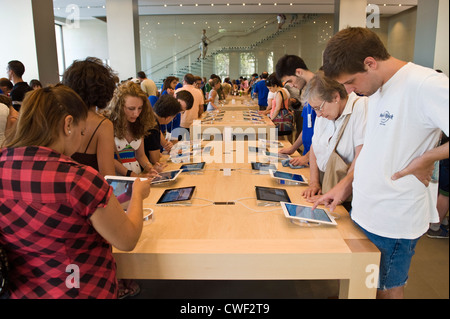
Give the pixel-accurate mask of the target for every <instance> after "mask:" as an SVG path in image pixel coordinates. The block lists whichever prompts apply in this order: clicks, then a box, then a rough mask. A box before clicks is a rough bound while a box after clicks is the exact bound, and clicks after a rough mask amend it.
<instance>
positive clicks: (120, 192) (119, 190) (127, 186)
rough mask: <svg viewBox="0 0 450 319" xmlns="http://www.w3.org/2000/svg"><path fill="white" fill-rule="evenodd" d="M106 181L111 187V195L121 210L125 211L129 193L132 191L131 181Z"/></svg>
mask: <svg viewBox="0 0 450 319" xmlns="http://www.w3.org/2000/svg"><path fill="white" fill-rule="evenodd" d="M106 181H107V182H108V183H109V185H111V187H112V189H113V193H114V195H115V196H116V198H117V200H118V201H119V203H120V205H122V208H123V209H124V210H126V209H127V208H128V204H129V203H130V199H131V192H132V190H133V183H134V181H132V180H129V181H127V180H120V179H106Z"/></svg>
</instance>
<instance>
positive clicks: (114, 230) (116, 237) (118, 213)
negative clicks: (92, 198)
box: [90, 179, 151, 251]
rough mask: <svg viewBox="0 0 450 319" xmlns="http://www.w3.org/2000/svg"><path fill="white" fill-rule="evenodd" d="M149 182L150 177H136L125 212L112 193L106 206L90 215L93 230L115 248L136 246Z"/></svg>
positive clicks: (126, 249) (121, 248) (140, 230)
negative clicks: (144, 179)
mask: <svg viewBox="0 0 450 319" xmlns="http://www.w3.org/2000/svg"><path fill="white" fill-rule="evenodd" d="M150 183H151V180H150V179H148V180H146V181H142V180H140V179H136V181H135V182H134V183H133V192H132V195H131V200H130V204H129V206H128V209H127V213H125V212H124V210H123V208H122V207H121V206H120V203H119V202H118V200H117V198H116V197H115V196H114V194H112V195H111V197H110V199H109V201H108V204H107V205H106V207H103V208H98V209H97V210H96V211H95V212H94V214H93V215H92V216H91V218H90V220H91V222H92V226H93V227H94V228H95V230H96V231H97V232H98V233H99V234H100V235H101V236H102V237H103V238H104V239H105V240H107V241H108V242H109V243H110V244H111V245H113V246H114V247H116V248H117V249H120V250H123V251H130V250H133V249H134V247H135V246H136V244H137V242H138V240H139V237H140V236H141V232H142V223H143V209H142V208H143V204H142V201H143V199H144V198H146V197H148V195H149V194H150Z"/></svg>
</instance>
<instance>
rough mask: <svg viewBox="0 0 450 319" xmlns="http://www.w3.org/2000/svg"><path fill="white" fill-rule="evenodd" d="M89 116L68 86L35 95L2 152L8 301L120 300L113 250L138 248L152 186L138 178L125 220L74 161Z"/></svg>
mask: <svg viewBox="0 0 450 319" xmlns="http://www.w3.org/2000/svg"><path fill="white" fill-rule="evenodd" d="M87 112H88V109H87V107H86V105H85V104H84V103H83V101H82V100H81V98H80V97H79V96H78V95H77V94H76V93H75V92H74V91H73V90H72V89H70V88H68V87H65V86H62V85H58V86H55V87H48V88H45V89H40V90H36V91H33V92H30V94H29V95H27V97H26V98H25V100H24V102H23V104H22V108H21V112H20V113H21V114H20V116H19V120H18V122H17V128H16V132H15V134H14V136H13V137H12V138H11V140H10V141H9V142H8V143H7V144H6V145H5V146H6V147H5V148H3V149H1V150H0V176H1V180H0V208H1V209H0V245H2V246H3V247H4V248H5V249H6V252H7V256H8V259H9V264H10V272H9V287H8V294H9V297H10V298H116V297H117V279H116V266H115V261H114V258H113V256H112V253H111V245H114V246H115V247H117V248H118V249H120V250H132V249H133V248H134V246H135V245H136V243H137V241H138V239H139V237H140V234H141V231H142V199H143V198H145V197H147V196H148V194H149V192H150V181H141V180H139V179H137V180H136V182H135V183H134V185H133V194H132V200H131V203H130V206H129V209H128V212H127V214H125V212H124V211H123V209H122V208H121V206H120V204H119V203H118V201H117V199H116V197H115V196H114V194H113V193H112V189H111V187H110V186H109V184H108V183H107V182H106V181H105V180H104V179H103V177H102V176H101V175H100V174H99V173H98V172H97V171H96V170H94V169H93V168H91V167H89V166H84V165H81V164H79V163H77V162H75V161H73V160H72V159H71V158H70V155H72V154H73V153H74V152H75V151H76V150H77V149H78V148H79V146H80V142H81V138H82V135H83V131H84V127H85V120H86V117H87Z"/></svg>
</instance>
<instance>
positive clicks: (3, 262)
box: [0, 245, 9, 296]
mask: <svg viewBox="0 0 450 319" xmlns="http://www.w3.org/2000/svg"><path fill="white" fill-rule="evenodd" d="M8 270H9V265H8V258H7V256H6V250H5V249H4V248H3V247H2V246H1V245H0V296H2V295H3V294H4V293H5V292H6V288H7V285H8Z"/></svg>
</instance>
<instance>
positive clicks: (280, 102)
mask: <svg viewBox="0 0 450 319" xmlns="http://www.w3.org/2000/svg"><path fill="white" fill-rule="evenodd" d="M275 99H276V101H277V102H276V103H275V110H273V113H272V115H271V116H270V119H271V120H273V119H274V118H276V117H277V115H278V113H280V110H281V107H282V105H283V97H282V95H281V94H277V96H276V98H275Z"/></svg>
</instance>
